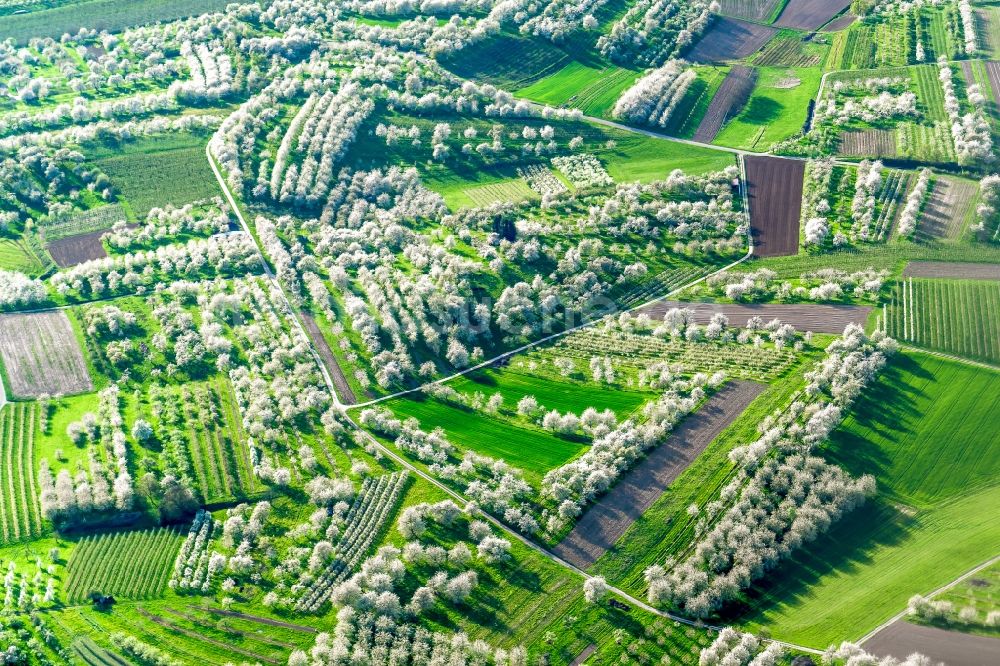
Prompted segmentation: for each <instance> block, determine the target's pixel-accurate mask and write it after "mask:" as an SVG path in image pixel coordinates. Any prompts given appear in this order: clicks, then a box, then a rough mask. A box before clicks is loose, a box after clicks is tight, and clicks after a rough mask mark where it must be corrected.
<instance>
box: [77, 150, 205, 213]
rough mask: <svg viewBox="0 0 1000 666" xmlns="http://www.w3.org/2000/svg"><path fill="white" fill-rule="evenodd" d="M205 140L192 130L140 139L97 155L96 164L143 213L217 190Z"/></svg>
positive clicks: (197, 199) (128, 200)
mask: <svg viewBox="0 0 1000 666" xmlns="http://www.w3.org/2000/svg"><path fill="white" fill-rule="evenodd" d="M205 141H206V140H204V139H202V138H200V137H198V136H196V135H193V134H182V135H173V136H170V135H168V136H162V137H152V138H148V139H141V140H139V141H136V142H135V143H130V144H125V145H124V146H123V147H122V148H121V149H120V150H118V151H114V153H113V154H111V155H106V156H101V157H99V158H97V159H96V165H97V166H98V168H100V169H101V170H102V171H104V172H105V173H106V174H107V175H108V177H109V178H110V179H111V182H112V184H113V185H114V186H115V187H116V188H117V189H118V191H119V193H120V196H121V197H122V198H124V199H125V201H126V202H127V203H128V204H129V207H130V208H131V210H132V211H133V212H134V213H135V215H136V216H138V217H144V216H145V215H146V213H147V212H149V209H150V208H154V207H156V206H165V205H167V204H173V205H175V206H181V205H184V204H186V203H191V202H194V201H199V200H201V199H206V198H208V197H212V196H218V195H219V194H220V191H219V185H218V183H217V182H216V180H215V175H214V174H213V173H212V169H211V167H210V166H209V164H208V158H207V157H205Z"/></svg>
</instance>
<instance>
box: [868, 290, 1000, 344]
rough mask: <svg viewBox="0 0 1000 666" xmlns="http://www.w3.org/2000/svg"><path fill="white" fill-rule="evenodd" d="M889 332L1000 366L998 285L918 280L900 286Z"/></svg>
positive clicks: (888, 323)
mask: <svg viewBox="0 0 1000 666" xmlns="http://www.w3.org/2000/svg"><path fill="white" fill-rule="evenodd" d="M886 326H887V332H888V333H889V335H891V336H893V337H898V338H899V339H901V340H906V341H907V342H912V343H914V344H916V345H919V346H921V347H927V348H929V349H937V350H940V351H943V352H948V353H951V354H956V355H959V356H964V357H966V358H971V359H977V360H981V361H986V362H990V363H998V362H1000V283H996V282H989V281H982V282H962V281H952V280H914V279H912V278H911V279H910V280H908V281H905V282H902V283H901V284H899V285H897V286H896V288H895V291H894V293H893V296H892V302H891V304H890V306H889V307H888V308H887V312H886Z"/></svg>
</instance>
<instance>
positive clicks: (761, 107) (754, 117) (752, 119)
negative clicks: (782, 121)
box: [740, 97, 785, 125]
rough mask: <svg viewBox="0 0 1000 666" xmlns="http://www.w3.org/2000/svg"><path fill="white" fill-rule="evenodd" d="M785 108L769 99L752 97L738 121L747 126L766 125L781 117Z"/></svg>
mask: <svg viewBox="0 0 1000 666" xmlns="http://www.w3.org/2000/svg"><path fill="white" fill-rule="evenodd" d="M784 110H785V106H784V105H783V104H781V102H778V101H777V100H774V99H771V98H770V97H754V98H753V99H751V100H750V104H749V105H747V108H746V109H745V110H744V111H743V114H742V115H741V116H740V121H742V122H744V123H747V124H749V125H767V124H768V123H772V122H774V121H775V120H777V119H778V118H780V117H781V112H782V111H784Z"/></svg>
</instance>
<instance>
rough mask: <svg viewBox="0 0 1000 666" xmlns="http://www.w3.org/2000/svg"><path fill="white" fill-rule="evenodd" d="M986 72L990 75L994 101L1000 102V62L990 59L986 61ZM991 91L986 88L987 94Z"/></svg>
mask: <svg viewBox="0 0 1000 666" xmlns="http://www.w3.org/2000/svg"><path fill="white" fill-rule="evenodd" d="M986 73H987V74H988V75H989V77H990V87H991V88H993V101H994V102H996V103H997V104H1000V62H996V61H995V60H990V61H989V62H987V63H986ZM988 92H990V91H988V90H984V91H983V94H984V95H985V94H986V93H988Z"/></svg>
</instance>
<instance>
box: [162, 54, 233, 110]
mask: <svg viewBox="0 0 1000 666" xmlns="http://www.w3.org/2000/svg"><path fill="white" fill-rule="evenodd" d="M180 52H181V56H182V57H183V58H184V59H185V60H186V61H187V66H188V70H189V71H190V72H191V79H190V80H189V81H175V82H174V83H173V84H171V86H170V92H171V93H172V94H173V95H175V96H176V97H177V98H178V99H180V100H183V101H185V102H196V103H203V102H207V101H211V100H217V99H219V98H220V97H224V96H226V95H228V94H229V93H230V92H232V90H233V65H232V61H231V60H230V59H229V55H228V54H227V53H226V51H225V48H224V47H223V45H222V44H221V43H219V42H215V43H213V44H206V43H204V42H201V43H198V44H195V45H192V44H191V42H190V41H185V42H184V43H183V44H181V49H180Z"/></svg>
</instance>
